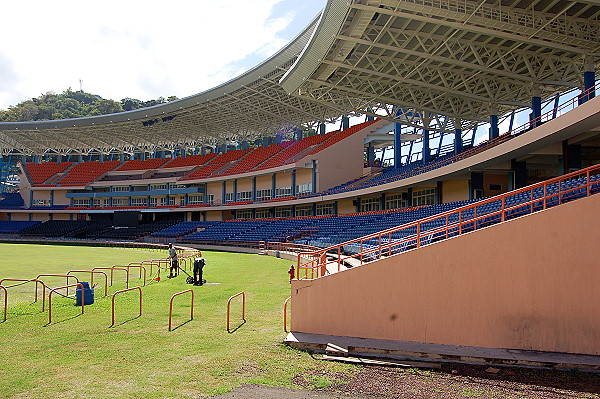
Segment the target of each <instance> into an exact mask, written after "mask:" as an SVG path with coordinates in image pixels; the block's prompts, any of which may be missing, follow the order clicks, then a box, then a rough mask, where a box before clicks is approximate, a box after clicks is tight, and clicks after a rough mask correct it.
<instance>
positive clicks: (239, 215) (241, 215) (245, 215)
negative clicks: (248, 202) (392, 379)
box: [235, 209, 252, 219]
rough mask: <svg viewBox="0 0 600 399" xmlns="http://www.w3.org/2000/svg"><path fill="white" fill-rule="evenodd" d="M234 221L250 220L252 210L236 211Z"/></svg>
mask: <svg viewBox="0 0 600 399" xmlns="http://www.w3.org/2000/svg"><path fill="white" fill-rule="evenodd" d="M235 218H236V219H252V209H242V210H239V211H236V213H235Z"/></svg>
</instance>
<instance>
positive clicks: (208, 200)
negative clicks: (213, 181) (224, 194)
mask: <svg viewBox="0 0 600 399" xmlns="http://www.w3.org/2000/svg"><path fill="white" fill-rule="evenodd" d="M214 202H215V195H214V194H206V203H207V204H212V203H214Z"/></svg>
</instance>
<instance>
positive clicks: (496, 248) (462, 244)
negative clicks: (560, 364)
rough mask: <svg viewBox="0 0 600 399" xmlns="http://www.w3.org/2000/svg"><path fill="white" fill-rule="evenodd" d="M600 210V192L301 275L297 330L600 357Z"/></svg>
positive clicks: (295, 297)
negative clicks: (316, 275)
mask: <svg viewBox="0 0 600 399" xmlns="http://www.w3.org/2000/svg"><path fill="white" fill-rule="evenodd" d="M599 208H600V195H596V196H592V197H589V198H584V199H580V200H577V201H574V202H571V203H567V204H564V205H561V206H558V207H556V208H552V209H548V210H546V211H543V212H539V213H537V214H533V215H529V216H525V217H522V218H518V219H516V220H512V221H509V222H506V223H503V224H500V225H496V226H491V227H488V228H485V229H482V230H479V231H475V232H472V233H469V234H465V235H462V236H459V237H455V238H452V239H449V240H446V241H442V242H439V243H436V244H433V245H429V246H426V247H423V248H419V249H415V250H412V251H409V252H406V253H404V254H400V255H397V256H393V257H390V258H387V259H384V260H381V261H378V262H374V263H371V264H367V265H365V266H362V267H356V268H353V269H349V270H347V271H343V272H341V273H336V274H333V275H330V276H326V277H323V278H321V279H317V280H312V281H311V280H308V281H303V280H300V281H294V282H293V285H292V304H293V305H292V331H296V332H306V333H317V334H329V335H340V336H352V337H365V338H379V339H389V340H404V341H414V342H426V343H437V344H450V345H469V346H482V347H492V348H514V349H525V350H540V351H556V352H570V353H583V354H594V355H600V345H599V344H598V343H599V342H600V323H599V320H600V306H598V304H600V290H599V289H598V282H599V281H600V267H599V266H598V259H599V255H600V250H599V249H598V248H599V247H598V237H600V224H599V223H595V221H593V222H592V219H593V218H592V217H594V219H595V216H597V214H598V209H599ZM590 222H592V223H590Z"/></svg>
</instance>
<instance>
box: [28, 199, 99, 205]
mask: <svg viewBox="0 0 600 399" xmlns="http://www.w3.org/2000/svg"><path fill="white" fill-rule="evenodd" d="M88 201H89V200H88ZM32 205H33V206H50V200H47V199H36V200H33V204H32Z"/></svg>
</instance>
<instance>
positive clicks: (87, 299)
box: [75, 281, 94, 306]
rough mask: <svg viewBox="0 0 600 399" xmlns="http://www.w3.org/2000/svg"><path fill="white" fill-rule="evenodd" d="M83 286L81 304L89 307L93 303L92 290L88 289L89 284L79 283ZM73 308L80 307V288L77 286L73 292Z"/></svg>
mask: <svg viewBox="0 0 600 399" xmlns="http://www.w3.org/2000/svg"><path fill="white" fill-rule="evenodd" d="M79 283H80V284H81V285H83V304H84V305H91V304H92V303H94V289H93V288H90V284H89V283H88V282H85V281H80V282H79ZM75 306H81V287H80V286H77V290H76V291H75Z"/></svg>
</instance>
